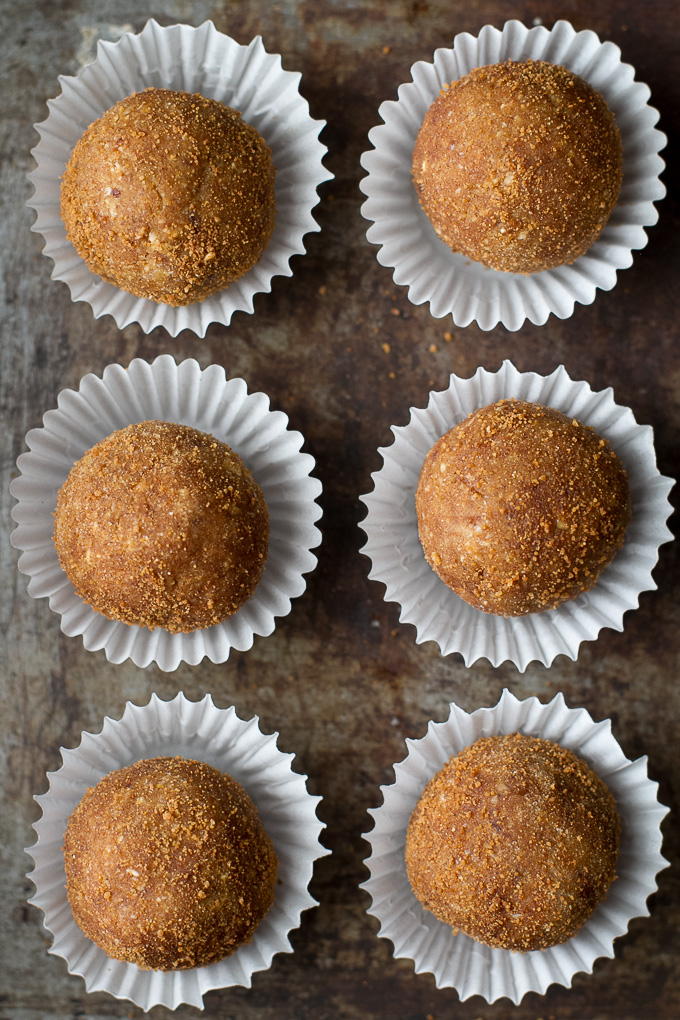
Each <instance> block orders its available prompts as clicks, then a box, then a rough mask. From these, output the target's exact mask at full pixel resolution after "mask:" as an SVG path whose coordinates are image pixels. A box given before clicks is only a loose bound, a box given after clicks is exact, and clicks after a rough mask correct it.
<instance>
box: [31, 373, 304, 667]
mask: <svg viewBox="0 0 680 1020" xmlns="http://www.w3.org/2000/svg"><path fill="white" fill-rule="evenodd" d="M151 419H160V420H163V421H172V422H179V423H181V424H183V425H190V426H192V427H193V428H195V429H199V430H200V431H201V432H207V433H211V434H212V435H214V437H215V438H216V439H218V440H220V441H221V442H224V443H227V444H228V445H229V446H230V447H231V448H232V449H233V450H234V451H235V452H236V453H237V454H238V455H239V457H240V458H241V459H242V460H243V462H244V464H245V465H246V467H247V468H248V469H249V470H250V471H251V472H252V474H253V477H254V478H255V481H256V482H257V483H258V485H259V486H260V488H261V489H262V492H263V493H264V497H265V500H266V502H267V508H268V510H269V525H270V536H269V554H268V558H267V564H266V566H265V569H264V573H263V575H262V578H261V580H260V583H259V584H258V586H257V588H256V589H255V592H254V594H253V595H252V597H251V598H250V599H249V600H248V601H247V602H246V603H245V604H244V605H243V606H241V608H240V609H239V610H238V612H236V613H234V615H233V616H230V617H228V618H227V619H226V620H223V621H222V623H218V624H215V625H214V626H212V627H207V628H206V629H204V630H195V631H192V632H190V633H186V634H172V633H170V632H169V631H167V630H162V629H161V628H156V629H154V630H149V629H148V628H147V627H138V626H134V625H130V624H126V623H121V622H120V621H118V620H111V619H108V618H107V617H106V616H103V615H102V614H101V613H97V612H95V611H94V610H93V609H91V608H90V607H89V606H88V605H86V603H85V602H83V601H82V599H80V598H79V597H78V595H76V593H75V591H74V588H73V585H72V584H71V582H70V581H69V580H68V578H67V576H66V574H65V573H64V571H63V570H62V568H61V566H60V564H59V560H58V558H57V553H56V549H55V546H54V541H53V538H52V535H53V530H54V520H53V514H54V509H55V506H56V501H57V492H58V491H59V489H60V487H61V486H62V485H63V483H64V482H65V481H66V478H67V476H68V473H69V471H70V470H71V467H72V466H73V464H74V463H75V461H76V460H78V459H79V458H80V457H82V456H83V454H84V453H85V452H86V450H89V449H90V447H92V446H94V445H95V443H98V442H99V441H100V440H102V439H104V438H105V437H106V436H108V435H110V434H111V433H112V432H115V431H116V430H117V429H121V428H125V426H126V425H129V424H131V423H132V422H138V421H146V420H151ZM43 422H44V424H43V427H42V428H40V429H33V430H32V431H31V432H29V433H28V435H27V437H26V443H27V445H28V447H29V451H30V452H29V453H24V454H21V456H20V457H19V459H18V461H17V465H18V468H19V471H20V474H19V476H18V478H15V479H14V481H13V482H12V485H11V492H12V494H13V495H14V496H15V498H16V499H17V505H16V506H15V507H14V508H13V510H12V515H13V517H14V519H15V521H16V522H17V527H16V528H15V529H14V531H13V532H12V535H11V541H12V544H13V545H14V546H16V548H18V549H21V550H22V555H21V557H20V558H19V570H21V571H22V572H23V573H25V574H28V575H29V578H30V580H29V583H28V593H29V595H32V596H33V597H34V598H48V599H49V602H50V608H51V609H52V610H53V611H54V612H55V613H58V614H59V616H60V617H61V629H62V630H63V632H64V633H65V634H68V635H69V636H80V637H82V639H83V643H84V645H85V647H86V648H87V649H89V650H91V651H96V650H98V649H103V650H104V651H105V653H106V656H107V658H108V659H109V660H110V661H111V662H123V661H124V660H125V659H128V658H129V659H132V661H133V662H134V663H135V664H136V665H138V666H148V665H149V664H150V663H152V662H156V663H157V664H158V665H159V666H160V668H161V669H163V670H174V669H176V668H177V667H178V666H179V664H180V663H181V662H188V663H191V664H192V665H196V664H197V663H199V662H200V661H201V660H202V659H203V658H205V657H207V658H208V659H210V660H211V661H212V662H226V660H227V659H228V657H229V653H230V651H231V649H232V648H235V649H237V650H238V651H246V650H247V649H249V648H250V647H251V646H252V644H253V640H254V638H255V635H258V634H260V635H268V634H271V633H272V631H273V630H274V627H275V618H276V617H277V616H285V615H287V613H289V612H290V609H291V599H293V598H297V597H298V596H299V595H301V594H302V593H303V592H304V590H305V587H306V582H305V579H304V576H303V575H304V574H306V573H308V572H309V571H310V570H312V569H313V568H314V567H315V566H316V556H314V554H313V553H312V552H311V549H313V548H314V547H315V546H317V545H318V544H319V542H320V541H321V534H320V532H319V529H318V528H317V527H316V525H315V521H317V520H318V519H319V517H320V516H321V508H320V507H319V505H318V503H316V499H317V497H318V496H319V495H320V494H321V483H320V482H319V481H318V480H317V479H316V478H312V477H311V475H310V472H311V471H312V469H313V468H314V458H313V457H311V456H310V455H309V454H308V453H302V452H301V447H302V444H303V441H304V440H303V437H302V435H301V434H300V433H299V432H295V431H293V430H292V429H289V428H288V417H287V415H285V414H284V413H283V411H272V410H271V409H270V406H269V398H268V397H267V395H266V394H264V393H249V392H248V387H247V385H246V383H245V381H244V380H243V379H227V378H226V376H225V372H224V369H223V368H221V367H220V366H219V365H210V366H208V367H207V368H206V369H201V368H200V366H199V364H198V362H197V361H194V360H193V359H192V358H188V359H187V360H186V361H183V362H181V363H180V364H177V363H176V362H175V360H174V359H173V358H172V357H171V356H170V355H169V354H164V355H161V356H160V357H158V358H156V359H155V361H153V362H151V363H149V362H146V361H142V360H141V359H139V358H135V359H134V360H133V361H132V362H130V365H129V366H128V368H123V367H122V366H121V365H109V366H108V367H107V368H106V369H104V372H103V375H102V376H101V377H99V376H96V375H93V374H90V375H86V376H84V378H83V379H82V380H81V382H80V386H79V388H78V390H77V391H76V390H63V391H62V392H61V393H60V394H59V397H58V407H57V409H56V410H52V411H48V412H47V413H46V414H45V415H44V417H43Z"/></svg>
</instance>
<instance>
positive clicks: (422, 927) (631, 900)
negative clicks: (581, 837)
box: [361, 690, 668, 1005]
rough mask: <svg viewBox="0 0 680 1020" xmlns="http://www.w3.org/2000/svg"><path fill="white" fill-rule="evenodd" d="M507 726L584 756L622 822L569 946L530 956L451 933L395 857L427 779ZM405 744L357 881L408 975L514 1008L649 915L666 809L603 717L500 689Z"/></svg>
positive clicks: (568, 978)
mask: <svg viewBox="0 0 680 1020" xmlns="http://www.w3.org/2000/svg"><path fill="white" fill-rule="evenodd" d="M515 732H520V733H524V734H527V735H530V736H535V737H541V738H543V739H545V740H551V741H553V742H555V743H558V744H561V745H562V746H563V747H567V748H570V749H571V750H572V751H574V753H575V754H577V755H578V756H579V757H581V758H583V759H585V761H587V762H588V764H589V765H590V766H591V767H592V768H593V770H594V771H595V772H596V773H597V774H598V775H599V776H600V778H601V779H602V780H603V781H604V782H605V783H606V784H607V786H608V787H609V789H610V790H611V792H612V793H613V794H614V797H615V799H616V804H617V809H618V812H619V815H620V818H621V828H622V833H621V850H620V854H619V860H618V864H617V877H616V879H615V881H614V882H613V883H612V885H611V887H610V889H609V892H608V895H607V897H606V899H605V900H604V901H603V902H602V903H601V904H600V905H599V906H598V908H597V910H596V911H595V913H594V914H593V915H592V917H591V918H590V920H589V921H588V922H587V923H586V924H585V925H584V926H583V927H582V928H581V929H580V930H579V931H578V932H577V933H576V935H574V936H573V938H571V939H570V940H569V941H568V942H566V943H564V944H563V945H561V946H554V947H552V948H550V949H546V950H543V951H535V952H530V953H513V952H511V951H509V950H503V949H492V948H491V947H489V946H484V945H482V944H481V943H480V942H476V941H475V940H474V939H471V938H469V937H468V936H467V935H463V934H462V933H459V934H457V935H454V933H453V931H452V929H451V928H450V927H449V926H448V925H447V924H444V923H443V922H442V921H439V920H437V918H436V917H435V916H434V915H433V914H431V913H430V912H429V911H427V910H425V909H424V908H423V907H422V906H421V904H420V903H419V901H418V900H417V899H416V897H415V895H414V893H413V891H412V889H411V886H410V884H409V880H408V876H407V873H406V865H405V861H404V852H405V845H406V830H407V827H408V822H409V819H410V817H411V814H412V812H413V810H414V808H415V806H416V804H417V802H418V800H419V798H420V795H421V793H422V791H423V789H424V787H425V786H426V784H427V783H428V781H429V780H430V779H431V778H432V776H433V775H435V774H436V773H437V772H438V771H439V769H440V768H441V767H442V766H443V765H444V764H445V763H446V762H447V761H448V760H449V758H450V757H451V756H452V755H455V754H457V753H458V752H459V751H461V750H462V749H463V748H464V747H467V746H468V745H470V744H472V743H473V742H474V741H475V740H478V739H480V738H482V737H488V736H492V735H494V734H501V733H515ZM406 747H407V752H408V753H407V755H406V757H405V758H404V760H403V761H401V762H399V763H398V764H396V765H395V766H394V772H395V782H394V783H393V784H392V785H388V786H383V787H381V792H382V794H383V803H382V805H381V806H380V807H378V808H374V809H370V810H369V814H370V815H371V816H372V818H373V821H374V826H373V829H372V830H371V831H370V832H367V833H364V839H365V840H366V841H367V842H368V843H369V844H370V846H371V853H370V855H369V857H368V858H367V860H366V862H365V863H366V865H367V867H368V869H369V871H370V878H369V879H367V880H366V881H365V882H363V883H362V886H361V887H362V888H363V889H365V890H366V892H368V893H369V894H370V896H371V899H372V903H371V906H370V908H369V913H370V914H372V915H373V916H374V917H376V918H377V919H378V920H379V922H380V931H379V935H380V936H381V937H382V938H387V939H390V941H391V942H392V943H393V945H394V955H395V957H398V958H403V959H411V960H413V962H414V966H415V971H416V973H417V974H421V973H424V972H427V973H431V974H433V975H434V978H435V981H436V984H437V987H438V988H455V989H456V991H457V992H458V995H459V997H460V999H461V1000H464V999H468V998H469V997H470V996H472V995H481V996H482V997H483V998H484V999H486V1001H487V1002H489V1003H491V1002H495V1001H496V1000H497V999H500V998H503V997H507V998H509V999H511V1000H512V1001H513V1002H514V1003H515V1004H516V1005H517V1004H519V1003H520V1002H521V1000H522V998H523V997H524V996H525V995H526V994H527V992H537V993H538V994H539V995H543V994H544V993H545V991H546V990H547V988H548V986H549V985H551V984H559V985H564V986H566V987H570V986H571V983H572V980H573V978H574V975H575V974H577V973H579V972H586V973H591V972H592V969H593V965H594V963H595V960H596V959H598V957H602V956H607V957H613V956H614V940H615V939H616V938H617V937H618V936H620V935H623V934H624V933H625V932H626V931H627V930H628V925H629V923H630V921H631V920H632V918H634V917H643V916H647V915H648V914H649V910H648V908H647V902H646V901H647V897H648V896H650V895H651V894H652V893H653V892H655V890H656V888H657V885H656V875H657V873H658V872H659V871H660V870H662V869H663V868H665V867H667V863H668V862H667V861H666V860H665V859H664V857H663V856H662V854H661V845H662V836H661V829H660V826H661V822H662V821H663V819H664V817H665V816H666V815H667V814H668V809H667V808H665V807H664V806H663V805H661V804H660V803H659V801H658V799H657V791H658V784H657V783H655V782H653V781H652V780H650V779H649V778H648V775H647V759H646V757H644V758H639V759H637V760H636V761H630V760H629V759H627V758H626V757H625V756H624V754H623V752H622V750H621V748H620V746H619V744H618V743H617V741H616V740H615V739H614V737H613V735H612V732H611V723H610V721H609V720H605V721H603V722H599V723H595V722H594V721H593V719H592V718H591V717H590V715H589V714H588V712H587V711H586V710H585V709H584V708H578V709H570V708H567V706H566V704H565V701H564V697H563V695H562V694H558V695H557V696H556V697H555V698H553V700H552V701H551V702H549V703H548V704H547V705H544V704H542V703H541V702H540V701H539V700H538V698H535V697H534V698H527V699H526V700H525V701H519V700H518V699H517V698H515V697H514V695H513V694H511V693H510V691H508V690H504V691H503V694H502V696H501V698H500V701H499V702H498V704H497V705H495V706H494V707H493V708H480V709H477V711H475V712H472V713H471V714H469V713H467V712H465V711H463V709H461V708H459V707H458V706H457V705H455V704H454V703H451V705H450V712H449V717H448V719H447V720H446V721H445V722H441V723H435V722H430V723H429V725H428V729H427V733H426V735H425V736H424V737H422V738H420V739H419V740H410V739H409V740H407V741H406Z"/></svg>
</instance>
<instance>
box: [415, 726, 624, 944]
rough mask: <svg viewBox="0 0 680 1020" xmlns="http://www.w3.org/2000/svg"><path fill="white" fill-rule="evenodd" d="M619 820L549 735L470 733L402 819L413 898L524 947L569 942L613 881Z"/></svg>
mask: <svg viewBox="0 0 680 1020" xmlns="http://www.w3.org/2000/svg"><path fill="white" fill-rule="evenodd" d="M619 839H620V823H619V818H618V814H617V811H616V804H615V801H614V798H613V796H612V794H611V792H610V791H609V789H608V788H607V786H606V785H605V784H604V783H603V782H602V780H601V779H600V778H599V777H598V776H597V775H596V774H595V773H594V772H593V770H592V769H591V768H590V767H589V766H588V765H587V764H586V763H585V762H584V761H583V760H582V759H580V758H578V757H577V756H576V755H574V754H573V753H572V752H571V751H568V750H567V749H566V748H562V747H560V746H559V745H558V744H554V743H551V742H550V741H548V740H539V739H537V738H535V737H526V736H522V735H521V734H519V733H515V734H512V735H511V736H496V737H489V738H486V739H482V740H478V741H476V742H475V743H474V744H472V745H470V746H469V747H466V748H465V749H464V750H463V751H461V752H460V754H458V755H456V756H455V757H453V758H451V760H450V761H449V762H448V764H446V765H445V766H444V768H443V769H441V771H440V772H438V773H437V775H436V776H434V778H433V779H431V780H430V782H429V783H428V785H427V786H426V787H425V790H424V791H423V794H422V796H421V798H420V800H419V802H418V804H417V806H416V809H415V811H414V812H413V815H412V816H411V820H410V823H409V827H408V834H407V841H406V867H407V872H408V877H409V881H410V882H411V885H412V887H413V890H414V892H415V894H416V896H417V897H418V899H419V900H420V902H421V903H422V904H423V906H425V907H426V908H427V909H428V910H430V911H431V912H432V913H433V914H434V915H435V916H436V917H438V918H439V919H440V920H441V921H444V922H445V923H446V924H449V925H451V926H452V928H454V929H455V930H459V931H462V932H464V933H465V934H467V935H469V936H470V937H471V938H474V939H476V940H477V941H478V942H483V943H484V944H485V945H489V946H495V947H498V948H501V949H512V950H520V951H522V952H528V951H530V950H534V949H547V948H548V947H550V946H554V945H559V944H560V943H562V942H566V941H567V940H568V939H570V938H571V937H572V935H574V934H575V933H576V931H578V929H579V928H580V927H581V926H582V925H583V924H585V922H586V921H587V920H588V918H589V917H590V916H591V914H592V912H593V911H594V910H595V908H596V907H597V905H598V904H599V903H600V901H601V900H602V899H604V897H605V895H606V893H607V889H608V888H609V885H610V883H611V882H612V881H613V879H614V878H615V868H616V860H617V857H618V853H619Z"/></svg>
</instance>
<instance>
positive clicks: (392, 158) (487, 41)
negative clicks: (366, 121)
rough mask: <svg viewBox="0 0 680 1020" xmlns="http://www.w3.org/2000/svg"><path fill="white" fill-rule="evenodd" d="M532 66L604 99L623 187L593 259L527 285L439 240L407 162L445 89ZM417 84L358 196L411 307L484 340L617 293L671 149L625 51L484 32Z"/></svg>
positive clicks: (582, 40)
mask: <svg viewBox="0 0 680 1020" xmlns="http://www.w3.org/2000/svg"><path fill="white" fill-rule="evenodd" d="M527 59H532V60H547V61H549V62H550V63H553V64H562V65H564V66H565V67H567V68H568V69H569V70H570V71H573V72H574V73H575V74H577V75H579V76H580V77H581V78H585V80H586V81H588V82H590V84H591V85H592V86H593V87H594V88H595V89H597V91H598V92H600V93H601V94H602V95H603V96H604V98H605V99H606V101H607V105H608V106H609V108H610V110H611V111H612V113H613V114H614V116H615V118H616V123H617V124H618V127H619V130H620V132H621V136H622V141H623V185H622V188H621V194H620V196H619V201H618V204H617V206H616V208H615V209H614V211H613V213H612V215H611V217H610V219H609V221H608V222H607V224H606V226H605V227H604V229H603V231H602V233H601V235H600V237H599V239H598V240H597V241H596V242H595V244H594V245H593V246H592V247H591V248H590V250H589V251H587V252H586V254H585V255H582V256H581V257H580V258H579V259H577V260H576V262H574V263H573V265H564V266H559V267H557V268H556V269H549V270H545V271H544V272H540V273H533V274H532V275H531V276H522V275H520V274H517V273H503V272H498V271H497V270H494V269H487V268H486V267H485V266H482V265H481V264H480V263H475V262H470V261H469V260H468V259H466V258H465V257H464V256H463V255H460V254H458V253H454V252H453V251H451V249H450V248H449V247H448V246H447V245H446V244H444V242H443V241H441V240H440V239H439V238H438V237H437V235H436V233H435V231H434V228H433V227H432V225H431V223H430V221H429V220H428V218H427V215H426V214H425V212H424V211H423V210H422V209H421V208H420V205H419V203H418V196H417V194H416V190H415V188H414V186H413V183H412V180H411V161H412V157H413V146H414V144H415V140H416V135H417V134H418V130H419V128H420V125H421V124H422V121H423V117H424V116H425V114H426V112H427V110H428V108H429V107H430V105H431V104H432V103H433V102H434V100H435V99H436V98H437V96H438V94H439V92H440V91H441V89H442V87H443V86H444V85H448V83H449V82H451V81H453V80H457V79H459V78H462V77H463V76H464V75H466V74H469V73H470V71H471V70H472V69H473V68H475V67H479V66H481V65H485V64H495V63H500V62H502V61H505V60H527ZM411 77H412V81H410V82H408V83H406V84H403V85H400V86H399V89H398V99H397V101H396V102H395V101H391V100H389V101H386V102H384V103H382V104H381V106H380V111H379V112H380V116H381V118H382V120H383V122H384V123H383V124H381V125H379V126H378V127H374V128H372V129H371V131H370V132H369V134H368V140H369V142H370V143H371V145H372V148H371V149H369V150H368V151H367V152H365V153H364V154H363V156H362V157H361V165H362V166H363V168H364V170H366V171H367V172H368V176H367V177H365V178H364V179H363V180H362V181H361V182H360V185H359V186H360V188H361V190H362V191H363V192H364V194H365V195H366V196H367V198H366V201H365V202H364V204H363V206H362V207H361V212H362V214H363V216H364V217H365V218H366V219H367V220H371V221H372V226H371V227H370V228H369V230H368V232H367V237H368V240H369V241H370V242H371V243H373V244H377V245H378V246H379V250H378V252H377V259H378V261H379V262H380V264H381V265H383V266H388V267H390V268H391V269H393V270H394V273H393V279H394V282H395V283H396V284H400V285H402V286H406V287H408V297H409V301H411V302H412V303H413V304H414V305H421V304H424V303H426V302H428V303H429V305H430V312H431V313H432V315H433V316H434V317H435V318H438V319H439V318H442V317H443V316H446V315H450V316H451V317H452V319H453V321H454V323H455V324H456V325H457V326H467V325H469V324H470V323H471V322H476V323H477V325H478V326H479V327H480V328H481V329H486V330H488V329H493V328H494V326H496V325H498V324H499V323H500V324H502V325H503V326H505V327H506V328H507V329H509V330H516V329H519V328H520V326H521V325H522V324H523V323H524V322H525V321H526V320H527V319H528V320H529V321H530V322H533V323H536V324H537V325H541V324H542V323H544V322H545V321H546V320H547V318H548V316H549V315H550V314H553V315H556V316H557V317H558V318H560V319H566V318H568V317H569V316H570V315H572V313H573V311H574V306H575V304H576V303H577V302H578V303H580V304H584V305H587V304H590V303H591V302H592V301H594V299H595V295H596V292H597V290H598V288H599V289H600V290H611V289H612V287H613V286H614V284H615V283H616V274H617V272H618V271H619V270H620V269H625V268H627V267H628V266H630V265H631V264H632V261H633V250H634V249H637V248H644V246H645V245H646V244H647V234H646V233H645V229H644V228H645V227H648V226H652V225H653V224H654V223H656V221H657V219H658V213H657V211H656V209H655V207H654V202H656V201H658V200H659V199H661V198H663V196H664V195H665V193H666V189H665V187H664V185H663V184H662V183H661V181H660V180H659V174H660V173H661V171H662V170H663V168H664V163H663V160H662V159H661V158H660V157H659V155H658V153H659V151H660V150H661V149H663V147H664V146H665V144H666V137H665V135H664V134H662V132H660V131H658V130H657V129H656V128H655V126H654V125H655V124H656V122H657V120H658V118H659V114H658V112H657V111H656V110H655V109H653V108H652V107H651V106H650V105H649V102H648V100H649V97H650V92H649V89H648V87H647V86H646V85H643V84H641V83H640V82H636V81H635V71H634V69H633V68H632V67H631V66H630V65H629V64H624V63H622V61H621V51H620V50H619V48H618V46H615V45H614V43H611V42H604V43H601V42H600V40H599V38H598V37H597V35H596V34H595V33H594V32H592V31H589V30H588V31H583V32H576V31H575V30H574V29H573V28H572V26H571V25H570V24H569V23H568V22H567V21H558V22H556V24H555V26H554V27H553V28H552V29H551V30H550V31H548V29H546V28H544V27H542V26H538V27H536V28H531V29H529V28H526V27H525V26H524V25H522V24H521V22H519V21H508V22H506V23H505V25H504V26H503V28H502V29H500V30H499V29H497V28H493V27H492V26H491V25H485V26H484V28H482V30H481V32H480V33H479V35H478V36H472V35H469V34H468V33H467V32H463V33H461V34H460V35H457V36H456V37H455V39H454V41H453V47H452V48H451V49H438V50H436V52H435V54H434V59H433V62H432V63H427V62H426V61H424V60H419V61H418V62H417V63H416V64H414V65H413V67H412V68H411Z"/></svg>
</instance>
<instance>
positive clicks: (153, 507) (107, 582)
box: [54, 421, 269, 632]
mask: <svg viewBox="0 0 680 1020" xmlns="http://www.w3.org/2000/svg"><path fill="white" fill-rule="evenodd" d="M268 541H269V514H268V511H267V506H266V503H265V500H264V496H263V494H262V491H261V489H260V488H259V486H258V485H257V483H256V482H255V480H254V479H253V477H252V475H251V474H250V472H249V471H248V470H247V469H246V467H245V466H244V464H243V463H242V461H241V459H240V458H239V457H238V456H237V455H236V454H235V453H234V452H233V450H231V449H230V448H229V447H228V446H227V445H226V444H225V443H220V442H218V440H216V439H214V438H213V437H212V436H210V435H207V434H206V433H204V432H199V431H198V430H197V429H193V428H190V427H189V426H186V425H177V424H175V423H173V422H163V421H146V422H140V423H138V424H134V425H129V426H128V427H127V428H124V429H121V430H120V431H118V432H114V433H112V435H110V436H107V438H106V439H103V440H102V441H101V442H100V443H97V444H96V446H93V447H92V448H91V449H90V450H88V451H87V452H86V453H85V455H84V456H83V457H82V458H81V459H80V460H79V461H77V462H76V463H75V464H74V465H73V467H72V469H71V471H70V473H69V475H68V477H67V479H66V481H65V482H64V484H63V486H62V487H61V489H60V490H59V493H58V496H57V508H56V512H55V519H54V543H55V546H56V550H57V554H58V556H59V562H60V564H61V566H62V568H63V569H64V571H65V572H66V575H67V576H68V578H69V580H70V581H71V583H72V584H73V586H74V588H75V590H76V592H77V594H78V595H79V596H80V598H82V599H83V600H84V601H85V602H87V603H88V604H89V605H90V606H92V608H93V609H95V610H96V611H97V612H99V613H103V614H104V615H105V616H108V617H109V618H111V619H114V620H122V621H123V622H124V623H128V624H138V625H140V626H145V627H150V628H154V627H162V628H164V629H165V630H168V631H172V632H180V631H192V630H196V629H199V628H203V627H210V626H212V625H213V624H216V623H219V622H220V621H221V620H224V619H226V618H227V617H228V616H231V615H232V614H233V613H235V612H236V611H237V610H238V609H239V608H240V607H241V606H242V605H243V603H244V602H246V601H247V600H248V599H249V598H250V597H251V595H252V594H253V592H254V591H255V588H256V587H257V584H258V583H259V581H260V578H261V576H262V572H263V570H264V566H265V563H266V559H267V547H268Z"/></svg>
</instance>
